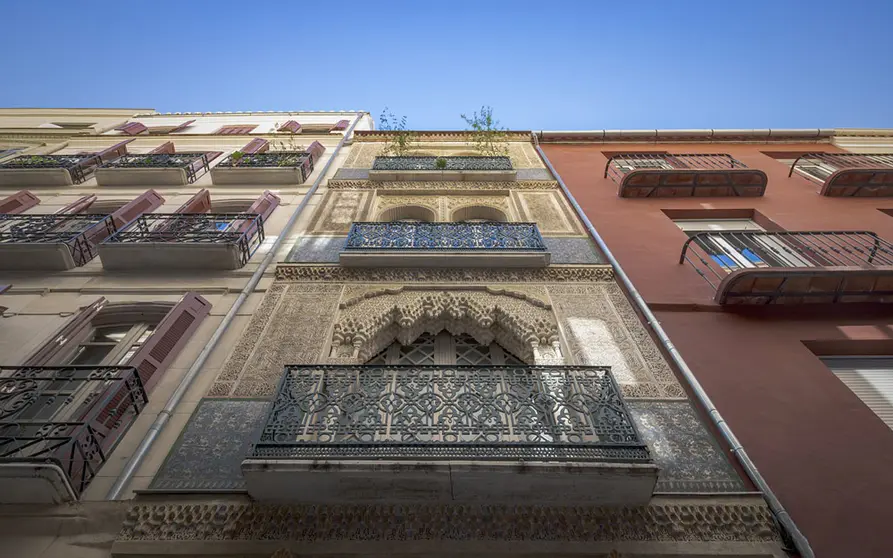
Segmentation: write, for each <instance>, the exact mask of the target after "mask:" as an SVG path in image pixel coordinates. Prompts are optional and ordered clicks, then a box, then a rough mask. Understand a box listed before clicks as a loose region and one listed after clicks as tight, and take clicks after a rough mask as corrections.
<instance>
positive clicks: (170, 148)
mask: <svg viewBox="0 0 893 558" xmlns="http://www.w3.org/2000/svg"><path fill="white" fill-rule="evenodd" d="M176 152H177V150H176V148H174V142H172V141H166V142H164V143H162V144H161V145H159V146H158V147H156V148H155V149H153V150H152V151H150V152H149V154H150V155H151V154H158V153H167V154H168V155H173V154H174V153H176Z"/></svg>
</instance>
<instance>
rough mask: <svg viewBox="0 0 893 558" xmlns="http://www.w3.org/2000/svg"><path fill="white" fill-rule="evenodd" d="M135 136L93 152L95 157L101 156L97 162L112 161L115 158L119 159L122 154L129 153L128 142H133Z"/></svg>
mask: <svg viewBox="0 0 893 558" xmlns="http://www.w3.org/2000/svg"><path fill="white" fill-rule="evenodd" d="M132 141H133V138H130V139H126V140H124V141H119V142H118V143H116V144H115V145H113V146H111V147H106V148H105V149H103V150H102V151H97V152H96V153H93V155H94V156H95V157H98V158H99V161H98V162H97V163H95V164H99V163H102V162H105V161H111V160H113V159H117V158H118V157H120V156H122V155H127V144H128V143H130V142H132Z"/></svg>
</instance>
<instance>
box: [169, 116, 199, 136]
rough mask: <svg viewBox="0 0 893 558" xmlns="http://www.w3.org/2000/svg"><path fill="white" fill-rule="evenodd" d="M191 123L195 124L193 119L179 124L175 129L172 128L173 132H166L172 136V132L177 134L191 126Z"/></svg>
mask: <svg viewBox="0 0 893 558" xmlns="http://www.w3.org/2000/svg"><path fill="white" fill-rule="evenodd" d="M193 122H195V119H192V120H187V121H186V122H184V123H182V124H180V125H179V126H177V127H176V128H174V129H173V130H170V131H169V132H168V134H173V133H174V132H179V131H180V130H182V129H184V128H186V127H187V126H189V125H191V124H192V123H193Z"/></svg>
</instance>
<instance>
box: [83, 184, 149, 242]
mask: <svg viewBox="0 0 893 558" xmlns="http://www.w3.org/2000/svg"><path fill="white" fill-rule="evenodd" d="M163 203H164V198H162V197H161V194H159V193H158V192H156V191H155V190H146V191H145V192H143V193H142V194H141V195H140V196H138V197H137V198H136V199H134V200H133V201H131V202H129V203H128V204H127V205H125V206H124V207H122V208H121V209H119V210H117V211H115V212H114V213H112V214H111V215H109V217H111V219H112V221H113V222H114V223H115V228H116V229H117V230H121V227H123V226H124V225H126V224H127V223H129V222H131V221H133V220H134V219H136V218H137V217H139V216H140V215H142V214H143V213H146V212H148V211H152V210H154V209H156V208H158V207H160V206H161V204H163ZM86 235H87V240H88V241H89V242H91V243H92V244H99V243H100V242H102V241H103V240H105V239H106V237H108V236H109V231H108V229H107V228H106V226H105V224H104V223H100V224H98V225H95V226H93V227H92V228H91V229H90V230H89V231H88V232H87V233H86Z"/></svg>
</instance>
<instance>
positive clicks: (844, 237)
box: [679, 231, 893, 289]
mask: <svg viewBox="0 0 893 558" xmlns="http://www.w3.org/2000/svg"><path fill="white" fill-rule="evenodd" d="M683 262H688V263H689V264H690V265H691V266H692V267H694V269H695V270H696V271H697V272H698V274H699V275H700V276H701V277H703V278H704V279H705V280H706V281H707V282H708V283H709V284H710V285H711V286H712V287H713V288H714V289H716V288H718V287H719V283H720V282H722V280H723V279H724V278H725V276H726V275H728V274H729V273H731V272H733V271H737V270H739V269H759V268H828V267H846V268H860V269H871V268H879V267H884V266H893V244H891V243H889V242H887V241H886V240H884V239H882V238H880V237H878V236H877V235H876V234H875V233H873V232H870V231H795V232H787V231H784V232H764V231H740V232H735V231H722V232H719V231H717V232H701V233H697V234H695V235H693V236H692V237H691V238H689V239H688V240H686V241H685V244H683V246H682V254H681V255H680V257H679V263H680V264H681V263H683Z"/></svg>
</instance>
